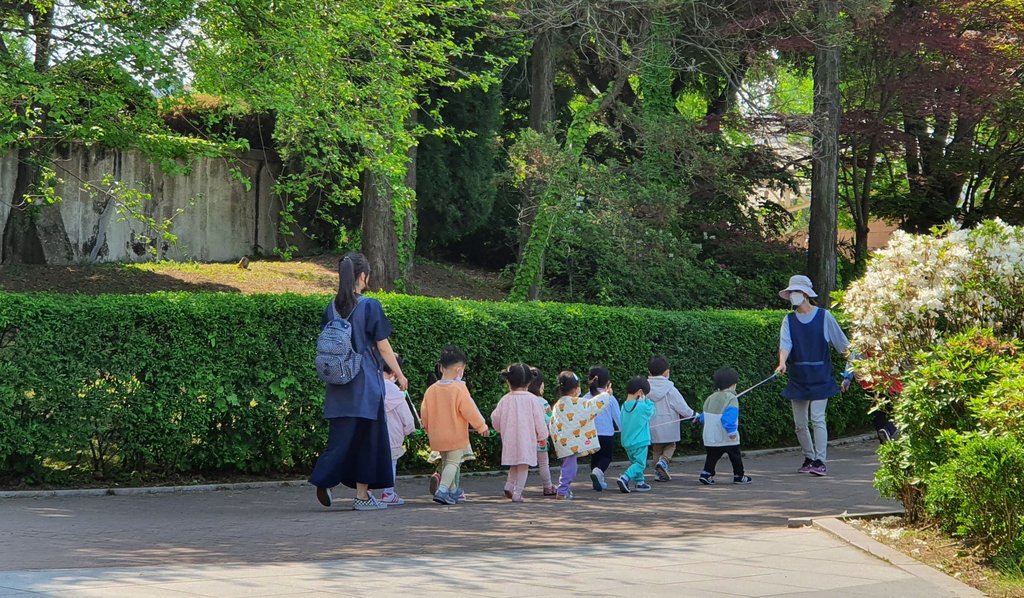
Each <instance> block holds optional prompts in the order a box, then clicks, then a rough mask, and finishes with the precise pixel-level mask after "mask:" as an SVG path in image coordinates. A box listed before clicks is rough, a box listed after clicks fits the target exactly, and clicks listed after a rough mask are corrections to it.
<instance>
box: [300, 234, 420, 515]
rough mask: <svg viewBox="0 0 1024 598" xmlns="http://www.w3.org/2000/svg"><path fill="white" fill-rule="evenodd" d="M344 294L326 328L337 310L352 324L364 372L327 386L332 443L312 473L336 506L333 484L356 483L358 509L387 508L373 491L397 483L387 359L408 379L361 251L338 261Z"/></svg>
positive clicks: (327, 501) (326, 317)
mask: <svg viewBox="0 0 1024 598" xmlns="http://www.w3.org/2000/svg"><path fill="white" fill-rule="evenodd" d="M338 274H339V283H338V294H337V296H335V298H334V300H333V301H332V304H331V305H328V306H327V308H326V309H325V310H324V314H323V318H322V319H321V322H320V325H321V329H322V328H323V327H324V326H326V325H327V322H329V321H330V320H331V318H332V317H333V312H332V310H336V311H337V314H338V315H339V316H340V317H343V318H347V319H348V320H349V322H351V324H352V343H353V347H354V348H355V350H356V351H359V353H360V354H361V355H362V357H363V359H362V372H361V373H360V374H358V375H357V376H356V377H355V378H354V379H353V380H352V381H351V382H349V383H348V384H344V385H334V384H328V385H327V394H326V396H325V398H324V417H325V418H326V419H327V421H328V422H329V423H330V428H329V431H328V435H327V448H326V449H324V452H323V453H321V455H320V458H319V459H318V460H317V462H316V466H315V467H314V468H313V473H312V474H311V475H310V476H309V483H310V484H313V485H314V486H316V497H317V500H319V501H320V504H322V505H323V506H325V507H329V506H331V503H332V502H333V500H334V499H333V496H332V494H331V488H333V487H335V486H337V485H338V484H343V485H345V486H347V487H349V488H355V490H356V497H355V501H354V502H353V505H352V508H354V509H355V510H357V511H371V510H377V509H384V508H386V507H387V505H385V504H383V503H381V502H380V501H378V500H377V499H376V498H375V497H374V496H373V495H372V494H370V492H369V491H370V490H374V489H380V488H390V487H392V486H394V483H395V482H394V473H393V471H392V469H391V442H390V440H389V438H388V424H387V419H386V418H385V415H384V376H383V373H382V372H383V364H385V363H386V364H387V365H388V366H389V367H390V368H391V371H392V372H394V373H395V375H396V376H397V378H398V379H397V383H398V386H399V388H401V389H402V390H405V389H406V387H407V386H408V384H409V383H408V381H407V380H406V379H405V375H404V374H402V368H401V366H400V365H399V364H398V360H397V359H395V352H394V350H393V349H392V348H391V342H390V341H388V337H389V336H391V323H390V322H388V318H387V316H385V315H384V309H383V308H382V307H381V305H380V302H379V301H377V300H376V299H371V298H369V297H363V296H362V293H363V291H365V290H366V288H367V286H368V285H369V278H370V266H369V263H368V262H367V261H366V257H365V256H363V255H362V254H360V253H350V254H348V255H346V256H345V257H344V258H343V259H342V260H341V261H340V262H339V263H338Z"/></svg>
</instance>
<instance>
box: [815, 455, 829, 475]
mask: <svg viewBox="0 0 1024 598" xmlns="http://www.w3.org/2000/svg"><path fill="white" fill-rule="evenodd" d="M811 475H816V476H818V477H823V476H826V475H828V469H827V468H826V467H825V464H824V463H822V462H821V460H820V459H818V460H816V461H815V462H814V463H813V464H811Z"/></svg>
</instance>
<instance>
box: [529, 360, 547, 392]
mask: <svg viewBox="0 0 1024 598" xmlns="http://www.w3.org/2000/svg"><path fill="white" fill-rule="evenodd" d="M530 374H531V375H532V376H533V380H531V381H530V387H529V388H527V389H526V390H528V391H530V392H531V393H533V394H535V395H537V396H538V397H539V396H541V395H540V387H541V386H544V372H542V371H540V370H539V369H538V368H534V367H531V368H530Z"/></svg>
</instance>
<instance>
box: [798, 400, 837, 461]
mask: <svg viewBox="0 0 1024 598" xmlns="http://www.w3.org/2000/svg"><path fill="white" fill-rule="evenodd" d="M790 403H792V404H793V423H795V424H796V439H797V440H799V441H800V448H801V449H803V451H804V457H806V458H808V459H810V460H812V461H814V460H819V461H821V462H822V463H824V462H825V457H826V453H827V452H828V429H826V428H825V408H826V407H828V399H824V400H821V401H790ZM808 412H810V414H811V422H810V423H811V425H812V426H813V427H814V443H813V444H812V443H811V433H810V431H809V430H808V429H807V413H808Z"/></svg>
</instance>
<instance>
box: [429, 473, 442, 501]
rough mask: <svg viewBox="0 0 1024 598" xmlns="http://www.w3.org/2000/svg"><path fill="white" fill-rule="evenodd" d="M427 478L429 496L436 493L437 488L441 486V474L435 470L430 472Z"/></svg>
mask: <svg viewBox="0 0 1024 598" xmlns="http://www.w3.org/2000/svg"><path fill="white" fill-rule="evenodd" d="M429 480H430V482H429V484H430V494H431V496H433V495H434V494H437V489H438V488H439V487H440V486H441V474H439V473H438V472H436V471H435V472H434V473H432V474H430V478H429Z"/></svg>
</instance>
